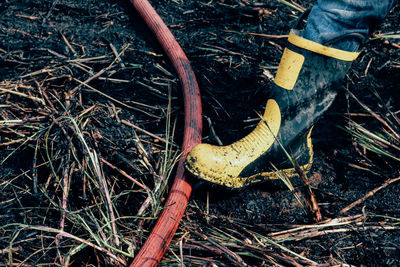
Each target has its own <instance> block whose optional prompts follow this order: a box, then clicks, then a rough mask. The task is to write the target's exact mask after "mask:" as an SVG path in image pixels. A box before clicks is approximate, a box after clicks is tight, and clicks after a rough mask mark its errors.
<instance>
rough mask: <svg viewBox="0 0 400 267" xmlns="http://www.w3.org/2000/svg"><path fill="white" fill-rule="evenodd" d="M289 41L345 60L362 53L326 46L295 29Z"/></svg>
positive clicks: (351, 59) (315, 51)
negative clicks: (303, 35) (304, 36)
mask: <svg viewBox="0 0 400 267" xmlns="http://www.w3.org/2000/svg"><path fill="white" fill-rule="evenodd" d="M288 41H289V43H291V44H293V45H295V46H298V47H301V48H304V49H306V50H310V51H312V52H314V53H318V54H321V55H324V56H328V57H333V58H336V59H339V60H343V61H353V60H355V59H356V58H357V57H358V55H359V54H360V52H349V51H345V50H340V49H336V48H333V47H328V46H324V45H322V44H319V43H316V42H313V41H311V40H308V39H305V38H303V37H300V36H298V35H296V33H295V32H294V31H293V30H292V31H291V32H290V34H289V38H288Z"/></svg>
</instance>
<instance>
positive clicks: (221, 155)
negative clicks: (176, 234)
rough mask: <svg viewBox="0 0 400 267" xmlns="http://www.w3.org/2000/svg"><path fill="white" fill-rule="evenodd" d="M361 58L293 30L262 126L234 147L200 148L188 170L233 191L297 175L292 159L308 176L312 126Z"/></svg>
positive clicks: (191, 156)
mask: <svg viewBox="0 0 400 267" xmlns="http://www.w3.org/2000/svg"><path fill="white" fill-rule="evenodd" d="M358 54H359V53H357V52H348V51H343V50H339V49H335V48H331V47H327V46H324V45H321V44H318V43H315V42H312V41H310V40H307V39H304V38H302V37H300V32H299V31H297V30H292V31H291V33H290V35H289V38H288V45H287V47H286V48H285V50H284V52H283V55H282V58H281V62H280V64H279V68H278V71H277V74H276V77H275V80H274V86H273V89H272V91H271V94H270V96H269V99H268V101H267V104H266V108H265V112H264V115H263V117H262V120H261V121H260V123H259V124H258V125H257V127H256V128H255V129H254V130H253V131H252V132H251V133H250V134H249V135H247V136H246V137H244V138H242V139H241V140H239V141H237V142H235V143H233V144H231V145H228V146H213V145H209V144H199V145H197V146H195V147H194V148H193V149H192V151H190V153H189V154H188V156H187V158H186V168H187V169H188V170H189V171H190V172H191V173H193V174H194V175H196V176H198V177H199V178H201V179H204V180H207V181H210V182H212V183H216V184H220V185H224V186H227V187H230V188H240V187H243V186H246V185H249V184H253V183H257V182H262V181H265V180H268V179H276V178H278V176H277V170H279V171H282V172H284V173H285V174H286V175H287V176H289V177H292V176H294V175H296V172H295V169H294V166H293V163H292V160H291V155H294V158H295V160H296V161H297V162H298V163H299V165H300V166H301V168H302V169H303V170H304V171H305V172H307V171H308V170H309V169H310V168H311V165H312V162H313V148H312V142H311V137H310V136H311V130H312V126H313V125H314V123H315V122H316V121H317V120H318V119H319V118H320V117H321V115H322V114H323V113H324V112H325V111H326V110H327V109H328V107H329V106H330V105H331V104H332V102H333V100H334V99H335V96H336V94H337V93H336V91H335V90H334V88H335V87H336V86H335V84H336V83H338V82H341V81H342V79H343V78H344V76H345V74H346V73H347V71H348V69H349V68H350V65H351V63H352V61H354V60H355V59H356V58H357V56H358Z"/></svg>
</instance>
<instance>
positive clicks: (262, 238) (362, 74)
mask: <svg viewBox="0 0 400 267" xmlns="http://www.w3.org/2000/svg"><path fill="white" fill-rule="evenodd" d="M289 2H290V1H289ZM151 3H152V4H153V6H154V8H155V9H156V10H157V12H158V13H159V14H160V16H161V17H162V18H163V20H164V21H165V23H166V24H167V25H168V26H169V28H170V29H171V31H172V33H173V34H174V36H175V37H176V39H177V41H178V42H179V43H180V45H181V46H182V48H183V49H184V51H185V52H186V54H187V56H188V58H189V59H190V61H191V64H192V67H193V69H194V71H195V73H196V75H197V79H198V82H199V86H200V90H201V94H202V103H203V122H204V129H203V137H204V138H203V142H207V143H212V144H220V143H222V144H229V143H231V142H233V141H235V140H237V139H238V138H241V137H243V136H245V135H246V134H247V133H249V132H250V131H251V130H252V129H253V128H254V126H255V125H256V123H257V121H258V118H259V117H258V114H259V113H262V112H263V108H264V105H265V101H266V97H267V92H268V90H269V89H270V88H271V86H272V78H271V77H273V75H274V74H275V72H276V69H277V66H278V64H279V60H280V56H281V54H282V51H283V48H284V47H285V38H283V37H284V36H283V35H286V34H287V33H288V32H289V30H290V28H291V26H292V25H293V24H294V23H295V21H296V19H297V18H298V16H299V15H300V14H301V12H300V11H299V10H303V9H306V8H309V7H311V6H312V3H313V1H301V0H299V1H292V2H290V5H288V4H285V1H272V0H268V1H260V2H257V1H239V0H216V1H204V2H203V1H194V0H187V1H180V0H176V1H166V0H160V1H151ZM399 13H400V6H396V7H395V8H394V9H393V10H392V12H391V13H390V14H389V15H388V17H387V19H386V20H385V22H384V23H383V24H381V25H379V26H378V27H377V29H376V31H375V34H376V35H375V36H373V37H372V38H371V39H370V40H368V42H367V43H366V44H365V45H364V47H363V49H362V52H361V54H360V56H359V58H358V59H357V60H356V62H355V63H354V64H353V67H352V69H351V70H350V72H349V73H348V75H347V77H346V79H345V81H344V82H343V90H342V89H340V93H339V95H338V97H337V100H336V102H335V103H334V105H333V106H332V108H330V110H329V111H328V113H327V114H326V115H325V116H324V118H323V119H322V120H320V121H319V122H318V123H317V124H316V126H315V130H314V132H313V140H314V149H315V159H314V165H313V167H312V169H311V171H310V173H309V174H308V175H307V177H308V180H309V183H310V186H311V189H312V191H313V194H314V196H315V199H316V202H317V203H318V206H319V210H320V214H321V216H322V222H320V223H317V222H316V221H315V213H313V211H311V210H310V208H309V207H308V206H307V205H305V206H304V208H303V207H302V206H301V204H300V203H303V204H304V203H307V202H310V201H311V198H310V194H308V193H307V192H308V191H307V188H308V186H307V185H305V183H304V182H303V181H302V180H301V179H300V178H298V179H294V180H293V181H292V183H293V185H294V190H293V191H291V190H289V189H288V188H287V187H286V186H285V185H284V183H283V182H282V181H280V180H276V181H268V182H265V183H263V184H260V185H256V186H251V187H249V188H246V189H242V190H235V191H232V190H227V189H224V188H220V187H216V186H212V185H209V184H207V183H204V182H201V181H198V180H197V179H196V178H194V179H193V194H192V198H191V200H190V203H189V207H188V209H187V211H186V213H185V215H184V217H183V220H182V222H181V226H180V228H179V229H178V231H177V234H176V236H175V238H174V240H173V241H172V243H171V246H170V248H169V249H168V250H167V253H166V254H165V256H164V258H163V260H162V262H161V263H160V265H163V266H175V265H176V266H181V263H180V261H181V260H182V259H183V263H184V265H186V266H245V265H249V266H267V265H290V266H292V265H294V266H298V265H313V264H315V265H324V266H330V265H339V264H348V265H368V266H369V265H388V266H394V265H400V257H399V255H400V234H399V226H398V224H399V220H400V201H399V194H400V184H399V183H396V182H393V183H391V184H386V185H387V186H386V187H384V188H379V187H380V186H381V185H384V184H385V181H390V179H395V178H397V177H399V170H400V168H399V164H398V163H399V158H400V151H399V148H398V147H399V138H398V137H396V136H397V134H400V123H399V120H398V118H397V115H396V114H397V113H396V112H397V111H398V110H399V106H398V103H399V101H400V95H399V93H398V81H399V79H400V71H399V70H400V44H399V42H398V41H397V40H398V39H396V38H393V37H396V34H397V37H398V34H399V31H398V29H399V25H400V23H399ZM262 34H265V35H264V36H263V35H262ZM266 35H268V36H266ZM180 89H181V88H180V83H179V80H178V78H177V76H176V74H175V72H174V69H173V67H172V66H171V64H170V62H169V60H168V58H166V56H165V55H164V53H163V51H162V49H161V47H160V46H159V44H158V43H157V42H156V40H155V39H154V37H153V36H152V34H151V33H150V31H149V30H148V29H147V28H146V25H145V24H144V22H143V21H142V20H141V19H140V17H139V16H138V14H137V13H136V12H135V10H134V9H133V7H132V6H131V4H130V3H129V1H115V0H103V1H92V0H83V1H73V0H55V1H50V0H41V1H31V0H7V1H3V2H2V3H0V116H1V117H0V164H1V168H0V190H1V194H0V233H1V234H0V265H10V266H11V265H16V266H19V265H21V266H40V265H43V266H47V265H73V266H87V265H96V266H106V265H110V266H111V265H124V264H129V263H130V262H131V261H132V259H133V257H134V255H136V254H137V252H138V251H139V249H140V247H141V245H142V244H143V243H144V241H145V240H146V237H147V236H148V233H149V231H150V230H151V229H152V226H153V225H154V223H155V220H156V219H157V216H158V214H159V213H160V211H161V207H162V202H163V200H165V198H166V197H167V194H168V188H169V186H170V185H171V183H172V180H173V177H174V176H173V171H174V163H175V162H176V158H177V157H178V156H179V148H180V144H181V138H182V133H183V101H182V93H181V91H180ZM349 92H351V93H349ZM353 95H354V97H353ZM359 102H361V103H363V105H364V107H363V106H362V105H360V103H359ZM365 106H366V107H368V109H366V108H365ZM382 121H384V123H386V125H384V123H382ZM361 126H362V127H363V128H361ZM362 129H367V130H368V131H369V132H372V133H374V134H375V135H371V134H369V135H368V134H366V135H365V132H366V131H363V130H362ZM362 132H364V135H362V134H361V133H362ZM365 136H366V137H365ZM382 139H384V140H383V141H382ZM368 140H370V141H368ZM371 140H372V141H371ZM133 180H134V181H133ZM375 188H379V190H377V191H374V192H372V193H371V194H370V195H369V197H368V198H366V199H363V201H360V203H359V204H358V205H356V206H354V207H353V208H351V209H349V210H348V211H346V212H341V210H342V209H343V208H345V207H347V206H348V205H350V204H351V203H352V202H354V201H357V200H359V199H361V198H362V197H364V196H365V195H366V194H367V193H368V192H370V191H371V190H373V189H375ZM149 192H152V193H150V195H152V196H153V197H152V198H149ZM296 196H299V197H300V199H301V201H297V200H296ZM146 199H147V201H148V202H147V203H148V205H146V204H145V203H146ZM65 233H68V235H67V234H65ZM78 238H80V239H78ZM82 240H83V241H82Z"/></svg>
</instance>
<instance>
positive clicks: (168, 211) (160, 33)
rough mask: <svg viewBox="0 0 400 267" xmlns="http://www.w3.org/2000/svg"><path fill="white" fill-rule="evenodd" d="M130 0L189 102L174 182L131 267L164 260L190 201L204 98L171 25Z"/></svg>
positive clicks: (145, 4) (139, 1) (140, 1)
mask: <svg viewBox="0 0 400 267" xmlns="http://www.w3.org/2000/svg"><path fill="white" fill-rule="evenodd" d="M130 1H131V2H132V4H133V5H134V6H135V8H136V10H137V11H138V12H139V14H140V15H141V16H142V18H143V19H144V21H145V22H146V24H147V25H148V27H149V28H150V29H151V31H152V32H153V33H154V34H155V35H156V37H157V39H158V41H159V42H160V44H161V46H162V47H163V48H164V50H165V53H166V54H167V55H168V57H169V59H170V61H171V62H172V64H173V66H174V67H175V69H176V72H177V73H178V76H179V78H180V80H181V84H182V90H183V95H184V105H185V130H184V136H183V145H182V158H181V160H180V161H179V163H178V168H177V171H176V176H175V180H174V184H173V185H172V188H171V191H170V194H169V196H168V199H167V202H166V203H165V208H164V210H163V212H162V213H161V215H160V217H159V218H158V221H157V223H156V225H155V226H154V228H153V231H152V232H151V233H150V236H149V237H148V238H147V240H146V242H145V244H144V245H143V247H142V249H141V250H140V251H139V253H138V254H137V256H136V257H135V259H134V260H133V262H132V264H131V267H132V266H137V267H139V266H140V267H143V266H156V265H157V264H158V263H159V262H160V260H161V258H162V257H163V255H164V252H165V250H166V249H167V247H168V246H169V243H170V242H171V240H172V237H173V236H174V234H175V231H176V229H177V228H178V224H179V222H180V220H181V219H182V216H183V213H184V212H185V209H186V206H187V203H188V201H189V197H190V194H191V192H192V186H191V183H190V181H189V178H188V177H186V176H185V173H184V172H185V168H184V166H183V162H184V160H185V157H186V155H187V153H188V152H189V151H190V149H191V148H192V147H193V146H194V145H195V144H197V143H200V142H201V128H202V123H201V100H200V91H199V87H198V85H197V81H196V77H195V75H194V73H193V70H192V67H191V66H190V63H189V60H188V59H187V57H186V55H185V53H184V52H183V50H182V48H181V47H180V45H179V44H178V42H177V41H176V40H175V38H174V36H173V35H172V33H171V32H170V31H169V29H168V27H167V26H166V25H165V24H164V22H163V21H162V19H161V18H160V16H159V15H158V14H157V12H156V11H155V10H154V8H153V7H152V6H151V5H150V3H149V2H148V1H147V0H130Z"/></svg>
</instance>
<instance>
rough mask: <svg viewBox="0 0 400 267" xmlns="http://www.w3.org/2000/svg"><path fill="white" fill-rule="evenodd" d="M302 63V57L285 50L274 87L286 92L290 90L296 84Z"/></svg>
mask: <svg viewBox="0 0 400 267" xmlns="http://www.w3.org/2000/svg"><path fill="white" fill-rule="evenodd" d="M303 63H304V56H303V55H300V54H298V53H296V52H293V51H292V50H290V49H287V48H285V50H284V51H283V55H282V58H281V62H280V63H279V67H278V71H277V73H276V76H275V79H274V82H275V83H276V85H278V86H280V87H282V88H285V89H286V90H292V89H293V88H294V85H295V84H296V81H297V77H298V76H299V74H300V71H301V67H302V66H303Z"/></svg>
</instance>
